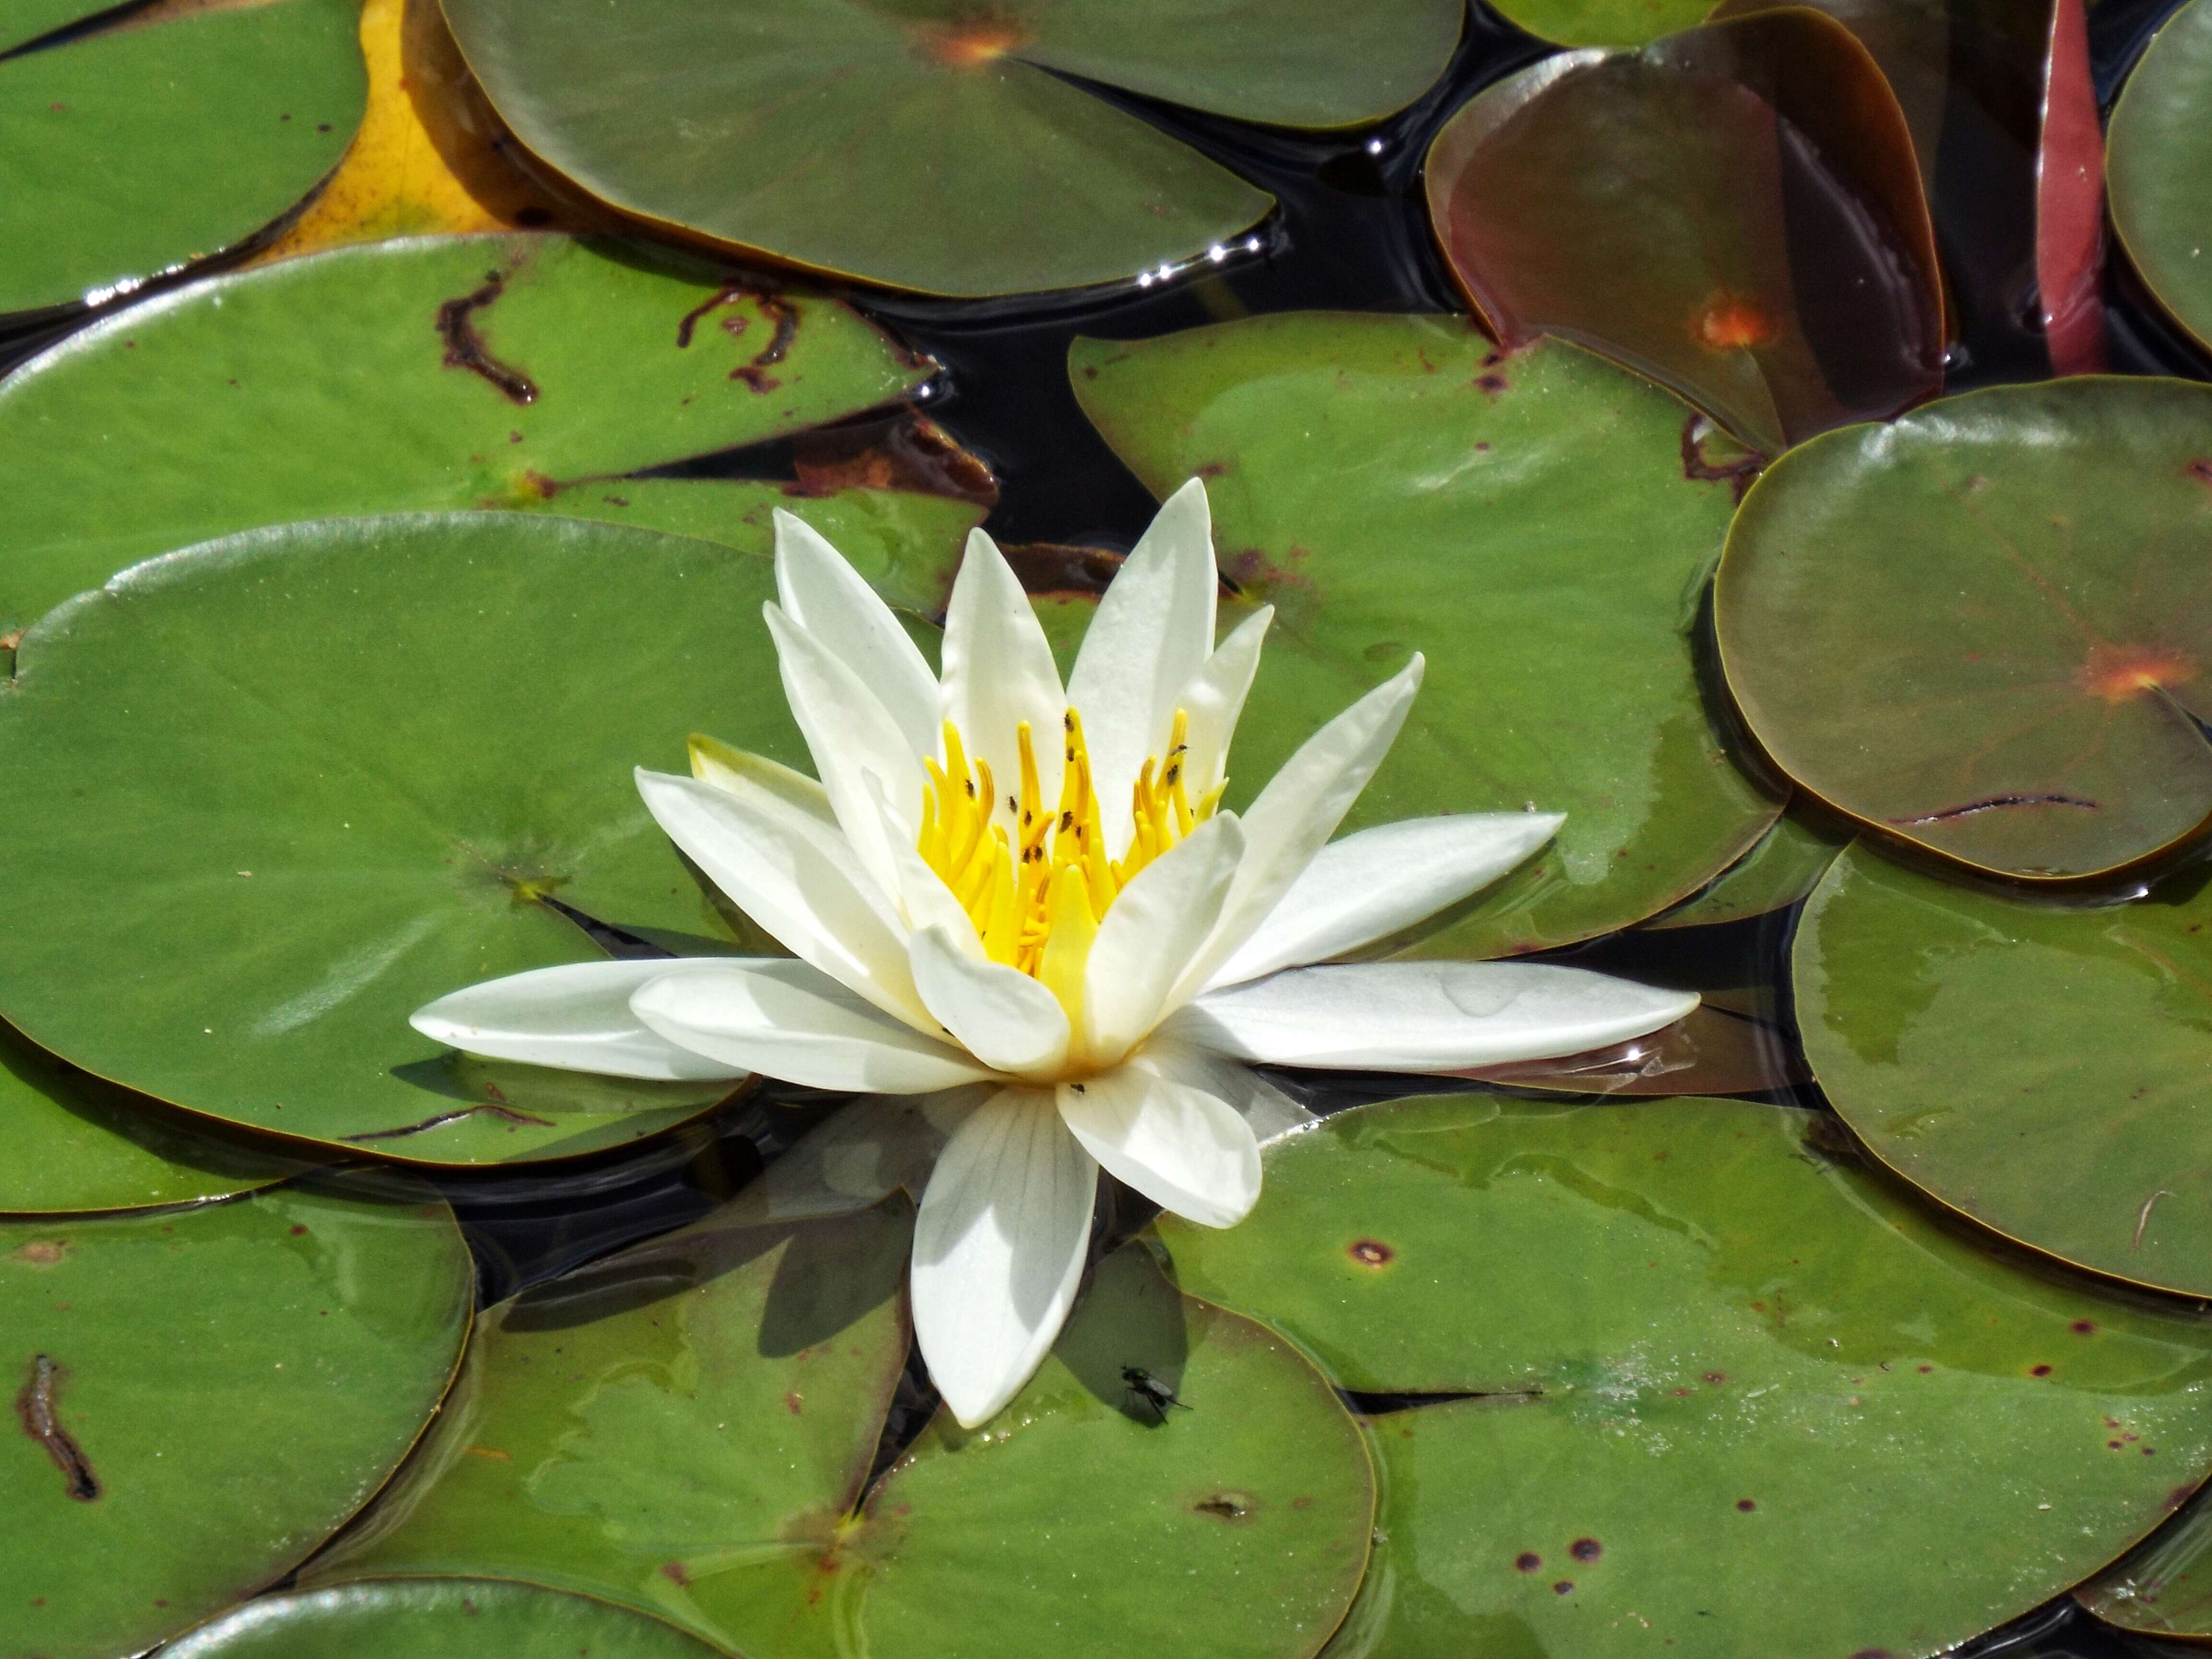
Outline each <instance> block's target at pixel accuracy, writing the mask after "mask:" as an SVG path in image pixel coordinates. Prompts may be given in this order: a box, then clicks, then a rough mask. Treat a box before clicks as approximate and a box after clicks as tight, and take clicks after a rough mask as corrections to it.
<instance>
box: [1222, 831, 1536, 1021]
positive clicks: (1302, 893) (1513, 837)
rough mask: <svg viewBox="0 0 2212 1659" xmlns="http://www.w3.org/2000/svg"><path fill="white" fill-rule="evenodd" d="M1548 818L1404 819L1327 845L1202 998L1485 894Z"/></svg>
mask: <svg viewBox="0 0 2212 1659" xmlns="http://www.w3.org/2000/svg"><path fill="white" fill-rule="evenodd" d="M1565 822H1566V819H1565V817H1562V816H1561V815H1560V814H1559V813H1557V812H1470V813H1467V814H1465V815H1462V816H1455V817H1434V818H1405V819H1401V821H1400V822H1398V823H1384V824H1378V825H1376V827H1375V828H1374V829H1363V830H1361V831H1360V832H1359V833H1358V834H1357V835H1353V836H1346V837H1345V838H1344V839H1343V840H1342V841H1336V842H1330V843H1329V844H1328V846H1326V847H1324V848H1322V849H1321V851H1320V852H1319V853H1317V854H1315V856H1314V860H1313V862H1312V863H1310V864H1309V865H1308V866H1306V867H1305V870H1304V872H1303V873H1302V874H1301V875H1300V876H1299V877H1298V878H1297V880H1296V881H1294V882H1292V883H1291V885H1290V888H1289V890H1287V891H1286V892H1285V893H1284V895H1283V896H1282V898H1281V899H1280V900H1279V902H1277V903H1276V905H1275V908H1273V910H1271V911H1269V912H1268V914H1267V919H1266V920H1265V921H1262V922H1261V924H1260V927H1259V931H1258V932H1256V933H1254V934H1253V935H1252V937H1251V938H1249V939H1246V940H1245V941H1244V943H1243V945H1242V946H1241V947H1240V948H1239V949H1238V951H1237V954H1236V955H1235V956H1233V957H1230V958H1229V960H1228V961H1227V962H1226V963H1224V964H1222V967H1221V968H1220V969H1219V971H1218V972H1217V973H1216V974H1215V975H1213V979H1212V982H1211V984H1209V985H1208V987H1207V988H1208V989H1209V990H1214V989H1218V988H1219V987H1222V986H1224V985H1236V984H1240V983H1242V982H1243V981H1245V980H1248V979H1258V978H1260V977H1261V975H1266V974H1272V973H1273V972H1274V971H1275V970H1276V969H1279V968H1295V967H1298V966H1300V965H1302V964H1304V963H1309V962H1321V961H1323V960H1325V959H1326V958H1328V957H1334V956H1341V955H1342V954H1343V953H1344V952H1345V951H1352V950H1357V949H1358V947H1359V946H1361V945H1365V944H1367V943H1369V942H1370V941H1371V940H1374V939H1385V938H1388V937H1389V935H1390V934H1392V933H1396V932H1397V931H1398V930H1399V929H1400V928H1401V927H1412V926H1413V924H1414V923H1415V922H1417V921H1420V919H1421V918H1422V917H1424V916H1431V915H1435V914H1436V913H1437V911H1439V910H1441V909H1443V908H1444V907H1445V906H1446V905H1449V904H1456V903H1457V902H1459V901H1460V900H1462V899H1463V898H1465V897H1466V896H1468V894H1469V893H1472V892H1474V891H1476V890H1479V889H1481V888H1484V887H1487V886H1488V885H1489V884H1491V883H1492V882H1493V881H1496V880H1497V879H1498V877H1500V876H1502V875H1504V873H1505V872H1507V871H1508V870H1510V869H1511V868H1512V867H1513V866H1515V865H1516V864H1518V863H1520V862H1521V861H1522V860H1523V859H1525V858H1527V857H1528V855H1529V854H1531V853H1533V852H1534V851H1535V850H1536V849H1537V848H1540V847H1541V846H1542V845H1543V844H1544V843H1545V842H1547V841H1549V840H1550V839H1551V838H1552V836H1553V835H1554V834H1555V833H1557V831H1558V829H1559V826H1560V825H1561V824H1562V823H1565Z"/></svg>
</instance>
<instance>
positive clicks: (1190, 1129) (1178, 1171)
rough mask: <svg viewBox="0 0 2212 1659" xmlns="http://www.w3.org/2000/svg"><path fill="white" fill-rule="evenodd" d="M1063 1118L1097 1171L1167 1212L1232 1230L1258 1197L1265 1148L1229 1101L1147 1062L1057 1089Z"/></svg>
mask: <svg viewBox="0 0 2212 1659" xmlns="http://www.w3.org/2000/svg"><path fill="white" fill-rule="evenodd" d="M1059 1097H1060V1116H1062V1117H1063V1118H1065V1119H1066V1121H1067V1127H1068V1131H1069V1133H1072V1134H1073V1135H1074V1137H1075V1138H1076V1139H1078V1140H1079V1141H1081V1142H1082V1143H1083V1150H1084V1151H1085V1152H1089V1153H1090V1154H1091V1157H1093V1158H1097V1160H1098V1164H1099V1167H1100V1168H1102V1169H1103V1170H1105V1171H1106V1173H1107V1174H1109V1175H1110V1176H1114V1177H1115V1179H1116V1180H1118V1181H1122V1182H1127V1183H1128V1184H1129V1185H1130V1186H1132V1187H1134V1188H1136V1189H1137V1190H1138V1191H1139V1192H1140V1193H1142V1194H1144V1195H1145V1196H1146V1198H1149V1199H1151V1200H1152V1202H1154V1203H1155V1204H1158V1206H1160V1207H1161V1208H1162V1209H1164V1210H1172V1211H1173V1212H1175V1213H1176V1214H1177V1215H1179V1216H1182V1217H1183V1218H1185V1219H1187V1220H1190V1221H1195V1222H1197V1223H1198V1224H1199V1225H1200V1226H1201V1227H1231V1226H1234V1225H1236V1224H1237V1223H1238V1222H1240V1221H1242V1220H1243V1218H1245V1217H1246V1216H1247V1215H1249V1213H1250V1212H1251V1209H1252V1206H1253V1205H1254V1204H1255V1203H1257V1202H1258V1201H1259V1198H1260V1143H1259V1142H1258V1141H1257V1140H1256V1139H1254V1137H1253V1134H1252V1130H1251V1127H1250V1126H1249V1124H1247V1123H1246V1122H1245V1121H1244V1120H1243V1118H1242V1117H1240V1116H1238V1115H1237V1112H1236V1110H1235V1109H1234V1108H1232V1107H1231V1105H1230V1104H1229V1103H1228V1102H1226V1101H1225V1100H1222V1099H1219V1098H1218V1097H1215V1096H1213V1095H1211V1094H1208V1093H1207V1092H1206V1091H1205V1090H1203V1089H1200V1088H1197V1087H1194V1085H1191V1084H1189V1083H1187V1082H1185V1081H1183V1080H1182V1079H1180V1078H1177V1077H1173V1076H1167V1075H1163V1074H1162V1073H1159V1072H1158V1071H1157V1070H1155V1069H1153V1068H1152V1067H1150V1066H1144V1065H1142V1064H1141V1063H1133V1064H1130V1065H1127V1066H1116V1067H1115V1069H1114V1070H1112V1071H1110V1072H1103V1073H1099V1074H1098V1075H1097V1076H1096V1077H1091V1078H1085V1079H1084V1080H1083V1081H1082V1082H1080V1083H1063V1084H1061V1085H1060V1089H1059Z"/></svg>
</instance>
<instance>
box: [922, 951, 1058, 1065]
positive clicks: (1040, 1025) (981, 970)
mask: <svg viewBox="0 0 2212 1659" xmlns="http://www.w3.org/2000/svg"><path fill="white" fill-rule="evenodd" d="M974 932H975V929H973V928H972V927H971V928H969V933H970V934H971V935H972V934H973V933H974ZM911 949H912V955H911V958H910V959H911V961H912V962H913V963H914V983H915V989H916V990H918V991H920V992H921V1000H922V1003H923V1005H924V1006H926V1007H927V1008H928V1010H929V1012H931V1013H933V1014H934V1015H935V1016H936V1017H937V1019H938V1023H939V1024H941V1025H943V1026H944V1027H945V1030H948V1031H950V1032H951V1033H952V1035H953V1036H955V1037H957V1038H958V1039H959V1041H960V1044H961V1046H962V1047H963V1048H966V1049H967V1050H968V1052H969V1054H974V1055H975V1057H976V1059H978V1060H981V1061H982V1062H983V1063H984V1064H985V1065H986V1066H989V1067H991V1069H992V1070H993V1071H996V1072H1006V1073H1012V1074H1013V1075H1015V1076H1017V1077H1033V1076H1036V1075H1037V1074H1039V1073H1051V1072H1054V1071H1057V1070H1058V1069H1059V1068H1060V1065H1061V1063H1062V1062H1063V1061H1065V1060H1066V1058H1067V1044H1068V1038H1069V1032H1068V1027H1067V1015H1066V1012H1063V1011H1062V1010H1061V1008H1060V1003H1059V1001H1058V1000H1056V999H1055V998H1054V996H1053V994H1052V993H1051V992H1049V991H1048V990H1046V989H1045V988H1044V987H1043V986H1042V984H1040V983H1038V982H1037V981H1036V980H1033V979H1031V978H1030V976H1029V975H1027V974H1024V973H1023V972H1022V971H1021V970H1020V969H1017V968H1009V967H1007V966H1006V965H1005V964H1003V963H996V962H988V961H985V960H983V959H982V958H981V957H975V956H972V955H970V954H969V953H968V952H967V951H963V950H962V949H961V948H960V947H959V945H957V944H956V943H955V942H954V940H953V937H952V935H951V932H950V931H949V930H948V929H945V928H943V927H925V928H923V929H922V930H921V932H920V933H916V934H915V936H914V942H913V945H912V947H911Z"/></svg>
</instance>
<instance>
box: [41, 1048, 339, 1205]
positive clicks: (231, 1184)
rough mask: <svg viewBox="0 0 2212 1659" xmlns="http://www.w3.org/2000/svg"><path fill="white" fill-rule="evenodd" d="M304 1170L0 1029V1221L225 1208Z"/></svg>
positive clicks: (296, 1163) (265, 1148)
mask: <svg viewBox="0 0 2212 1659" xmlns="http://www.w3.org/2000/svg"><path fill="white" fill-rule="evenodd" d="M306 1167H307V1165H306V1164H304V1163H303V1162H302V1161H301V1160H300V1159H298V1158H287V1157H284V1156H283V1155H282V1154H281V1153H279V1152H276V1151H275V1150H273V1149H271V1148H270V1147H268V1146H265V1145H264V1146H253V1145H251V1144H248V1143H247V1142H246V1141H245V1140H244V1139H243V1138H241V1137H238V1136H229V1135H222V1134H218V1133H213V1132H212V1127H211V1126H210V1129H209V1130H208V1131H207V1132H202V1131H201V1130H200V1129H199V1128H198V1127H197V1126H196V1125H195V1126H191V1127H187V1123H186V1121H185V1120H184V1119H182V1118H181V1117H179V1115H177V1114H175V1113H173V1112H166V1111H164V1110H163V1109H161V1107H159V1106H158V1105H157V1104H156V1103H155V1102H152V1101H149V1100H147V1099H146V1098H144V1097H143V1096H139V1095H134V1094H132V1093H131V1091H129V1090H127V1089H118V1088H117V1087H116V1086H115V1085H112V1084H111V1083H106V1082H103V1081H101V1080H100V1079H98V1078H96V1077H94V1076H92V1075H90V1074H89V1073H84V1072H80V1071H78V1070H76V1068H75V1067H74V1066H65V1065H64V1064H63V1063H62V1062H61V1061H59V1060H56V1059H55V1058H54V1057H53V1056H52V1054H48V1053H46V1050H45V1049H43V1048H39V1047H38V1046H37V1045H36V1044H34V1043H31V1042H26V1041H24V1039H23V1038H22V1037H21V1036H20V1035H18V1034H17V1033H16V1032H15V1031H13V1030H9V1029H8V1028H7V1027H6V1026H4V1025H0V1214H9V1215H52V1214H64V1213H70V1212H85V1211H92V1210H136V1209H148V1208H153V1207H156V1206H166V1205H173V1204H192V1203H198V1202H201V1201H203V1200H207V1199H211V1198H228V1197H230V1196H231V1195H233V1194H237V1193H244V1192H251V1191H252V1190H253V1189H254V1188H257V1187H266V1186H269V1185H270V1184H272V1183H273V1182H278V1181H282V1180H283V1179H285V1178H286V1177H287V1176H293V1175H297V1174H298V1173H300V1172H301V1170H303V1169H305V1168H306Z"/></svg>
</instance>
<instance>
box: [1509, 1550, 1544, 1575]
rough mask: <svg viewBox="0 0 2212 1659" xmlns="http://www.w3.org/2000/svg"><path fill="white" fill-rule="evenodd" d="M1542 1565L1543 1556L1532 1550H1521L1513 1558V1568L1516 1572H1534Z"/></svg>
mask: <svg viewBox="0 0 2212 1659" xmlns="http://www.w3.org/2000/svg"><path fill="white" fill-rule="evenodd" d="M1542 1565H1544V1558H1543V1557H1542V1556H1541V1555H1539V1554H1537V1553H1536V1552H1535V1551H1534V1550H1523V1551H1522V1552H1521V1553H1520V1554H1518V1555H1516V1556H1515V1557H1514V1558H1513V1569H1514V1571H1516V1572H1534V1571H1536V1569H1537V1568H1539V1567H1541V1566H1542Z"/></svg>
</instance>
